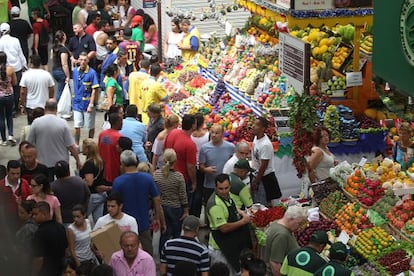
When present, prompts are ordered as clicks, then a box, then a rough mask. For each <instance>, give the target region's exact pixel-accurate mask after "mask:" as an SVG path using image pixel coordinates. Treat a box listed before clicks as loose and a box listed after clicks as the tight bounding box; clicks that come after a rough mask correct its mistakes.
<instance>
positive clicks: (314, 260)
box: [280, 230, 330, 276]
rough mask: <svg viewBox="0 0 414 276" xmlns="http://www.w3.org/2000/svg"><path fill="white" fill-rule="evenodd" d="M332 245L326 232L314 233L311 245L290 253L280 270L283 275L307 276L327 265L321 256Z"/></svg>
mask: <svg viewBox="0 0 414 276" xmlns="http://www.w3.org/2000/svg"><path fill="white" fill-rule="evenodd" d="M328 243H330V242H329V239H328V235H327V234H326V232H325V231H319V230H318V231H315V232H313V234H312V236H311V238H310V240H309V244H308V245H306V246H305V247H301V248H298V249H295V250H292V251H291V252H289V254H288V255H287V256H286V258H285V260H284V261H283V264H282V267H281V269H280V274H281V275H289V276H307V275H313V273H315V271H316V270H318V269H319V268H320V267H322V266H323V265H325V264H326V261H325V260H324V259H323V258H322V257H321V256H320V255H319V254H320V253H321V252H322V251H323V249H324V248H325V246H326V245H327V244H328Z"/></svg>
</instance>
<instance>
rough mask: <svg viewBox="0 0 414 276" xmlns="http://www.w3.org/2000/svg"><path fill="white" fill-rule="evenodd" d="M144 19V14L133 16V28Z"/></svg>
mask: <svg viewBox="0 0 414 276" xmlns="http://www.w3.org/2000/svg"><path fill="white" fill-rule="evenodd" d="M142 21H143V19H142V16H141V15H135V16H134V17H133V18H132V22H131V28H134V27H135V26H137V25H139V24H141V23H142Z"/></svg>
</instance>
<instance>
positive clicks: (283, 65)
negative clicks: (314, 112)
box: [279, 33, 310, 94]
mask: <svg viewBox="0 0 414 276" xmlns="http://www.w3.org/2000/svg"><path fill="white" fill-rule="evenodd" d="M279 69H280V71H281V72H282V73H283V74H284V75H285V76H287V77H288V79H289V83H290V84H291V85H292V86H293V88H294V89H295V91H296V92H297V93H299V94H302V93H303V92H304V91H306V92H308V89H309V85H310V44H309V43H305V42H303V41H302V40H300V39H298V38H296V37H293V36H291V35H289V34H286V33H280V34H279Z"/></svg>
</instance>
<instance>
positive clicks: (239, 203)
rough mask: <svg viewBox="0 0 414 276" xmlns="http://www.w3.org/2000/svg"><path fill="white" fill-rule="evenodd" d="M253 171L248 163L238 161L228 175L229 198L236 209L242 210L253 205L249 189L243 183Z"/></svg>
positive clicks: (246, 161)
mask: <svg viewBox="0 0 414 276" xmlns="http://www.w3.org/2000/svg"><path fill="white" fill-rule="evenodd" d="M253 171H254V170H253V169H252V168H251V167H250V164H249V161H248V160H246V159H239V161H237V162H236V164H234V169H233V172H232V173H230V175H229V178H230V196H231V198H232V199H233V200H234V203H235V204H236V207H237V209H240V210H243V209H245V208H250V207H251V206H252V205H253V200H252V195H251V194H250V190H249V187H247V185H246V184H244V183H243V179H245V178H247V177H248V175H249V173H250V172H253Z"/></svg>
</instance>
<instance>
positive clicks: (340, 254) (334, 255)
mask: <svg viewBox="0 0 414 276" xmlns="http://www.w3.org/2000/svg"><path fill="white" fill-rule="evenodd" d="M347 255H348V250H347V249H346V246H345V244H343V243H342V242H335V243H333V244H332V245H331V248H330V249H329V257H330V259H340V260H345V258H346V256H347Z"/></svg>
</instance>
